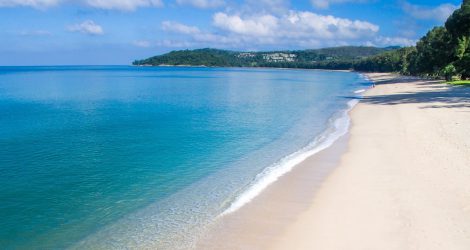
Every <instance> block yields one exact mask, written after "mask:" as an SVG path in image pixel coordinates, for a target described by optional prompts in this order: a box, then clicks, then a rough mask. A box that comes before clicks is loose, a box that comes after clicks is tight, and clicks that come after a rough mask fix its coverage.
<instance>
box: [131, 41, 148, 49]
mask: <svg viewBox="0 0 470 250" xmlns="http://www.w3.org/2000/svg"><path fill="white" fill-rule="evenodd" d="M132 44H133V45H134V46H136V47H140V48H148V47H150V46H152V44H151V43H150V42H149V41H146V40H137V41H133V42H132Z"/></svg>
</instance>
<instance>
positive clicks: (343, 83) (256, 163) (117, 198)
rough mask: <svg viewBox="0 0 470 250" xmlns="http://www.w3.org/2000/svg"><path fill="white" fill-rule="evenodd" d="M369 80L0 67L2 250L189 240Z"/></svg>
mask: <svg viewBox="0 0 470 250" xmlns="http://www.w3.org/2000/svg"><path fill="white" fill-rule="evenodd" d="M366 85H368V83H367V82H366V81H365V80H364V79H363V78H362V77H361V76H360V75H359V74H356V73H348V72H326V71H312V70H283V69H239V68H230V69H228V68H183V67H177V68H176V67H156V68H143V67H128V66H112V67H111V66H107V67H103V66H76V67H70V66H67V67H0V249H62V248H67V247H72V248H73V247H76V248H113V247H114V248H115V247H139V246H148V245H152V246H160V248H165V247H169V246H170V247H171V246H175V247H176V244H183V243H182V242H189V241H192V240H194V237H196V235H197V232H196V230H195V228H198V230H199V229H200V228H203V227H204V225H205V224H207V223H208V222H210V221H211V220H213V219H214V218H215V217H216V216H217V215H218V214H220V213H222V212H223V211H225V210H226V209H228V208H229V207H230V206H231V204H233V202H234V201H236V200H237V199H238V198H239V197H240V196H241V195H242V194H243V193H245V192H246V191H247V190H249V189H250V187H251V186H252V185H253V183H254V181H255V180H256V176H257V175H258V174H260V173H261V172H263V170H265V169H266V167H269V166H272V164H273V163H276V162H279V160H280V159H281V158H282V157H284V156H287V155H289V154H292V153H294V152H296V151H298V150H299V149H301V148H302V147H305V146H306V145H309V143H311V142H312V141H313V140H314V139H315V138H316V137H317V136H318V135H320V134H321V133H322V132H324V131H325V129H327V128H328V126H329V125H328V124H329V121H330V123H331V119H332V117H334V116H335V114H336V115H337V114H338V112H339V111H341V110H344V109H346V108H347V107H348V104H347V103H348V101H349V100H350V99H349V98H345V97H350V96H354V95H355V94H354V91H355V90H358V89H361V88H364V87H365V86H366ZM199 231H200V230H199ZM177 242H178V243H177ZM184 244H185V243H184Z"/></svg>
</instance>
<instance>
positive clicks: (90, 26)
mask: <svg viewBox="0 0 470 250" xmlns="http://www.w3.org/2000/svg"><path fill="white" fill-rule="evenodd" d="M67 29H68V30H69V31H71V32H81V33H84V34H88V35H102V34H103V33H104V31H103V28H102V27H101V26H100V25H98V24H96V23H95V22H93V21H92V20H86V21H84V22H82V23H79V24H74V25H71V26H69V27H68V28H67Z"/></svg>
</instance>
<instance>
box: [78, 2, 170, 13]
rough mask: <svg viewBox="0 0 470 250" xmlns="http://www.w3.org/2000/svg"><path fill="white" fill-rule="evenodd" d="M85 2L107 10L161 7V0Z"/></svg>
mask: <svg viewBox="0 0 470 250" xmlns="http://www.w3.org/2000/svg"><path fill="white" fill-rule="evenodd" d="M85 4H87V5H89V6H91V7H94V8H98V9H108V10H112V9H115V10H123V11H133V10H136V9H137V8H139V7H162V6H163V2H162V1H161V0H86V1H85Z"/></svg>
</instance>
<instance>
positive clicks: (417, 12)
mask: <svg viewBox="0 0 470 250" xmlns="http://www.w3.org/2000/svg"><path fill="white" fill-rule="evenodd" d="M402 8H403V10H404V11H405V12H406V13H408V14H409V15H411V16H412V17H414V18H417V19H424V20H437V21H441V22H443V21H445V20H446V19H447V18H448V17H449V16H450V15H451V14H452V12H454V11H455V10H456V9H458V8H459V6H457V5H453V4H450V3H445V4H441V5H439V6H437V7H429V6H421V5H415V4H410V3H408V2H403V3H402Z"/></svg>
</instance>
